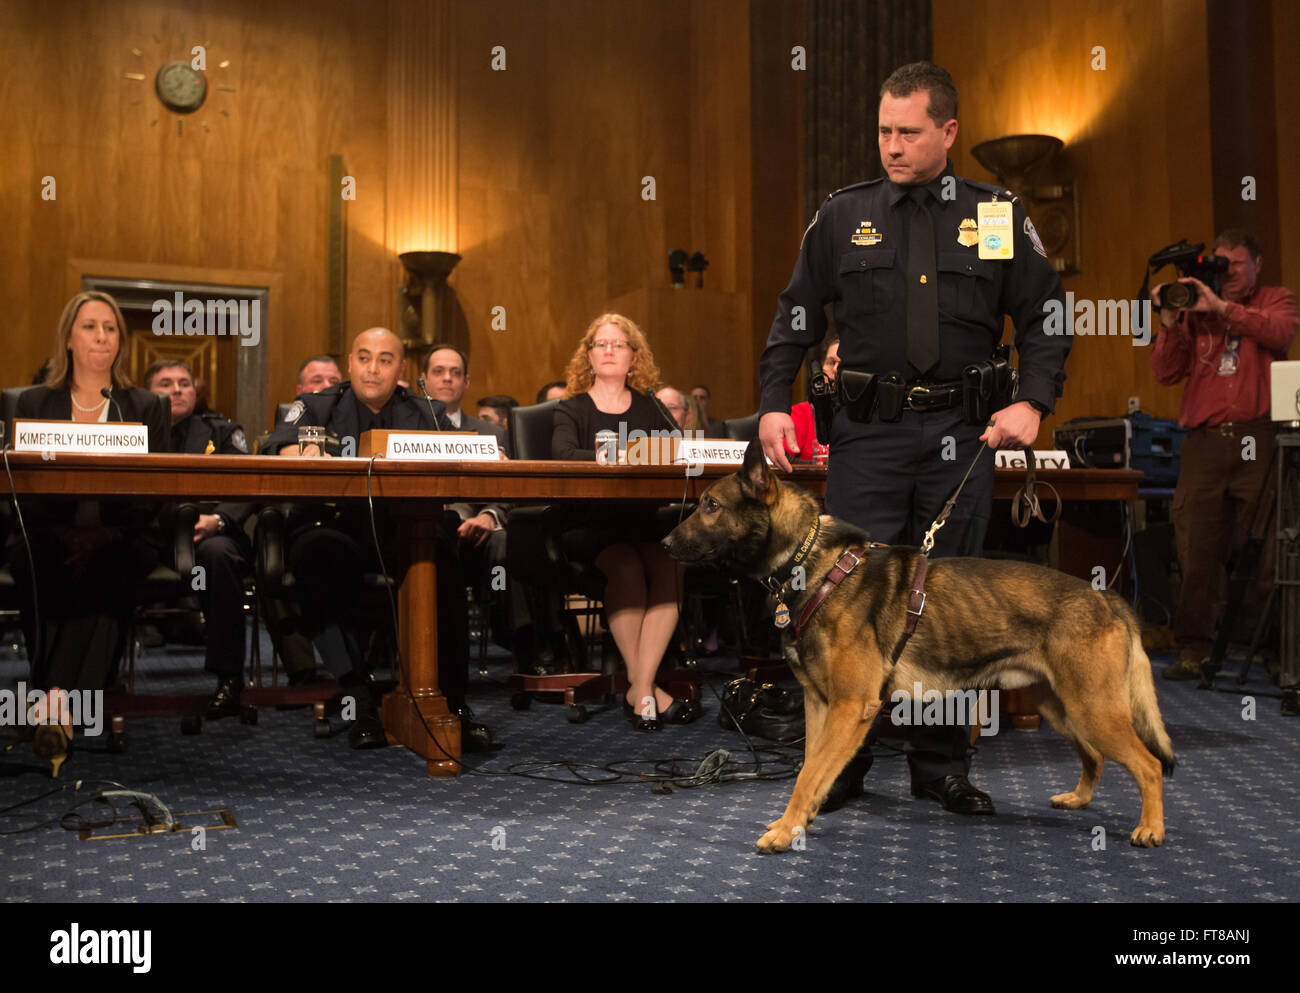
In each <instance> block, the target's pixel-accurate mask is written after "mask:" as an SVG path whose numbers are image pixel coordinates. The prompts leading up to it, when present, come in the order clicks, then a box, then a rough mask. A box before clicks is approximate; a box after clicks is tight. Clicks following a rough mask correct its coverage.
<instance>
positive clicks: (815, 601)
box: [777, 541, 930, 662]
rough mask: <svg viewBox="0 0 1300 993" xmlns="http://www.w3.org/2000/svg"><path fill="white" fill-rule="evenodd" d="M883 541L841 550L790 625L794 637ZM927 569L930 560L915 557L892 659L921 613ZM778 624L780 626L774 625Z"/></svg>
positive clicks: (894, 659) (800, 634) (923, 605)
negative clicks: (903, 619) (903, 617)
mask: <svg viewBox="0 0 1300 993" xmlns="http://www.w3.org/2000/svg"><path fill="white" fill-rule="evenodd" d="M888 547H889V546H888V545H886V544H885V543H884V542H880V541H872V542H868V543H867V544H865V545H850V546H849V547H848V548H847V549H845V551H844V554H842V555H841V556H840V557H839V558H838V559H837V560H836V561H835V564H834V565H833V566H831V571H830V572H828V573H827V574H826V579H825V580H824V581H823V582H822V584H821V586H819V587H818V588H817V592H816V593H814V594H813V596H812V599H811V600H809V601H808V602H807V603H806V604H804V608H803V610H801V611H800V612H799V620H798V621H797V622H796V623H795V626H794V636H795V637H796V638H800V637H802V636H803V633H804V629H805V628H807V627H808V622H809V621H811V620H812V618H813V614H815V613H817V608H818V607H820V606H821V605H822V604H823V603H824V602H825V600H826V598H827V597H828V596H830V595H831V591H832V590H834V589H835V587H837V586H839V585H840V583H842V582H844V580H845V579H846V578H847V577H848V575H849V573H851V572H852V571H853V570H854V569H856V568H857V567H858V565H859V563H861V562H862V560H863V559H864V558H866V557H867V552H868V551H869V550H870V549H872V548H888ZM929 569H930V559H929V558H928V557H927V556H926V555H925V554H924V553H922V554H921V555H918V556H917V558H916V569H915V570H914V571H913V573H912V592H911V595H910V596H909V597H908V599H907V622H906V623H905V624H904V625H903V636H902V637H901V638H899V639H898V644H897V645H895V646H894V656H893V661H895V662H897V661H898V658H899V656H900V655H902V654H903V649H904V648H905V647H907V641H908V639H909V638H911V637H912V634H913V632H915V631H916V622H917V621H919V620H920V619H921V613H922V612H923V611H924V610H925V577H926V573H927V572H929ZM777 626H778V627H782V626H783V625H781V624H778V625H777Z"/></svg>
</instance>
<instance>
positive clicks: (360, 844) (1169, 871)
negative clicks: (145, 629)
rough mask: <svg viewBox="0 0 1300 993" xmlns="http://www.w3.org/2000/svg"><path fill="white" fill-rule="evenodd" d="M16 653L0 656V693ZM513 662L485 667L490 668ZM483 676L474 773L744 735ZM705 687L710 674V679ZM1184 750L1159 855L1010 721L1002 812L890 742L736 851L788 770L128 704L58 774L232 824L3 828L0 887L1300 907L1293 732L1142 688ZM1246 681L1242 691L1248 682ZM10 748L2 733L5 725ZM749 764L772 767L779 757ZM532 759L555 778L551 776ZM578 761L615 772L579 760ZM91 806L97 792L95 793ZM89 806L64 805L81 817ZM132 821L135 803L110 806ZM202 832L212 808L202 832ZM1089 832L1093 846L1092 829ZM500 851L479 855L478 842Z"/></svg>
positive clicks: (156, 672)
mask: <svg viewBox="0 0 1300 993" xmlns="http://www.w3.org/2000/svg"><path fill="white" fill-rule="evenodd" d="M200 665H201V662H200V660H199V658H198V657H197V656H195V655H193V654H186V653H180V652H174V651H169V650H167V649H161V650H156V651H154V652H151V653H149V655H148V656H147V658H146V660H145V662H144V663H143V665H142V672H143V673H145V674H147V676H148V680H149V681H150V683H151V684H152V685H153V686H155V687H158V688H167V689H169V690H173V691H175V690H176V689H178V688H185V689H202V688H204V687H206V686H208V685H209V681H208V680H207V679H206V678H205V677H202V676H201V675H199V674H197V673H198V669H199V668H200ZM25 669H26V667H25V664H23V663H22V662H21V661H19V660H17V659H16V658H15V657H14V656H12V655H5V656H0V689H2V688H12V687H13V686H14V684H15V683H16V682H17V681H18V679H19V678H21V677H23V676H24V674H25ZM507 670H508V662H507V660H506V659H504V658H498V659H496V660H494V661H493V663H492V665H491V670H490V674H491V679H504V677H505V675H506V673H507ZM491 679H488V680H485V679H481V678H478V677H476V681H475V682H474V684H473V690H472V696H471V702H472V704H473V705H474V707H475V709H476V711H477V712H478V715H479V717H480V718H481V719H484V720H486V721H487V722H488V723H489V724H490V725H491V726H492V728H493V729H494V731H495V733H496V736H497V738H498V740H499V741H500V742H501V743H502V744H503V746H504V747H503V748H501V750H500V751H497V752H495V753H493V754H491V755H489V756H470V757H469V758H468V760H467V762H468V764H470V765H472V766H473V767H474V768H475V769H476V770H478V771H480V772H483V773H502V772H505V771H506V770H507V769H509V768H510V767H511V765H512V764H523V763H532V764H533V768H534V769H537V768H540V766H541V763H545V762H547V761H550V760H556V761H559V760H569V761H574V762H582V763H588V764H590V765H591V766H594V767H599V766H604V765H606V764H607V763H612V762H616V761H619V760H625V761H624V764H622V765H620V766H619V768H621V769H624V770H632V771H650V770H651V769H653V768H654V765H655V762H656V761H658V760H667V759H674V758H676V759H679V760H681V762H680V765H681V767H683V768H686V767H689V768H691V769H693V768H694V767H695V766H696V764H697V763H698V762H699V761H700V760H701V759H703V758H704V757H705V756H706V755H708V754H709V753H711V752H713V751H714V750H715V749H718V748H725V749H727V750H729V751H730V752H731V753H732V755H733V757H734V758H735V759H737V760H743V761H744V762H746V763H747V764H751V765H752V760H751V759H750V757H749V753H748V750H747V749H746V747H745V745H744V742H743V740H742V739H741V738H740V736H739V735H737V734H735V733H729V732H726V731H723V730H722V729H720V728H719V727H718V726H717V723H716V718H717V712H718V711H717V701H716V698H715V697H714V696H713V694H712V692H710V691H708V690H707V689H706V691H705V699H706V706H707V707H708V713H707V715H706V717H705V719H703V720H701V721H700V722H698V723H696V724H695V725H692V726H689V727H670V728H667V729H666V730H665V731H663V732H662V733H660V734H658V735H647V734H638V733H635V732H633V731H632V730H631V729H630V728H629V727H628V726H627V725H626V724H625V723H624V721H623V719H622V716H621V714H620V713H619V712H618V711H614V710H610V711H606V712H602V713H597V714H595V715H594V716H593V717H592V719H591V720H590V721H589V722H588V723H586V724H582V725H571V724H569V723H567V721H566V720H565V718H564V710H563V708H562V707H556V706H549V705H543V704H537V703H535V704H534V705H533V707H532V709H531V710H528V711H525V712H515V711H512V710H511V709H510V707H509V703H508V700H507V697H506V695H505V693H504V692H503V691H502V690H501V689H499V688H498V686H496V685H495V684H494V683H493V682H492V681H491ZM720 682H721V677H720V676H719V678H717V679H711V680H710V685H712V686H714V687H717V686H719V685H720ZM1156 682H1157V688H1158V692H1159V694H1160V705H1161V709H1162V711H1163V713H1164V716H1165V721H1166V723H1167V725H1168V728H1169V732H1170V735H1171V736H1172V738H1173V741H1174V745H1175V748H1176V749H1177V752H1178V756H1179V759H1180V764H1179V766H1178V770H1177V773H1176V775H1175V776H1174V778H1173V779H1171V780H1166V783H1165V810H1166V826H1167V835H1166V839H1165V845H1164V847H1163V848H1160V849H1156V850H1139V849H1134V848H1132V847H1130V845H1129V844H1128V832H1129V830H1130V829H1131V828H1132V827H1133V825H1134V824H1135V823H1136V821H1137V816H1138V810H1139V799H1138V793H1137V788H1136V786H1135V785H1134V783H1133V781H1132V779H1131V778H1130V777H1129V776H1128V774H1127V773H1126V772H1125V771H1124V770H1122V769H1120V768H1118V767H1115V766H1108V768H1107V770H1106V774H1105V776H1104V777H1103V779H1102V783H1101V787H1100V789H1099V791H1098V794H1097V797H1096V799H1095V800H1094V802H1093V804H1092V806H1091V808H1089V809H1088V810H1084V811H1077V812H1069V811H1060V810H1053V809H1052V808H1051V807H1050V806H1049V804H1048V797H1049V796H1050V795H1052V794H1053V793H1057V792H1060V791H1062V790H1065V789H1070V788H1072V787H1073V786H1074V783H1075V781H1076V779H1077V777H1078V762H1077V760H1076V758H1075V756H1074V753H1073V751H1072V750H1071V749H1070V748H1069V746H1068V745H1067V744H1066V743H1065V742H1064V741H1063V740H1062V739H1061V738H1059V737H1058V736H1057V735H1056V734H1055V733H1054V732H1052V731H1050V730H1048V729H1046V728H1045V729H1044V730H1042V731H1039V732H1018V731H1013V730H1010V729H1007V728H1004V729H1003V731H1002V733H1001V734H999V735H998V736H997V737H995V738H983V739H981V743H980V750H979V753H978V754H977V755H976V757H975V760H974V768H973V773H972V779H973V780H974V781H975V782H976V784H977V785H979V786H981V787H982V788H984V789H985V790H987V791H988V792H989V793H990V794H991V795H992V796H993V799H994V802H995V803H996V804H997V810H998V813H997V816H995V817H984V818H962V817H958V816H954V815H952V814H948V813H946V812H944V811H943V810H941V809H940V808H939V807H938V806H936V805H934V804H933V803H931V802H929V801H925V800H917V799H914V798H912V796H911V795H910V793H909V790H908V781H907V773H906V766H905V763H904V760H903V759H902V757H901V756H900V755H898V754H895V753H891V752H886V751H884V750H882V751H880V752H878V754H877V761H876V765H875V768H874V769H873V771H872V773H871V776H870V778H869V780H868V787H869V792H868V794H867V795H866V796H865V797H863V798H862V799H860V800H858V801H855V802H854V803H852V804H850V805H849V806H848V807H846V808H844V809H843V810H841V811H839V812H837V813H833V814H828V815H825V816H824V817H822V818H820V819H819V820H818V822H817V823H816V824H815V825H814V826H813V828H812V829H811V832H810V834H809V837H808V838H807V844H806V849H805V850H804V851H799V852H790V853H787V854H785V855H779V856H778V855H759V854H758V853H757V852H756V851H755V850H754V841H755V840H756V839H757V838H758V836H759V835H760V834H761V833H762V831H763V830H764V827H763V825H765V824H766V823H767V822H769V821H771V820H773V819H775V818H776V817H777V816H778V815H779V814H780V812H781V810H782V809H783V808H784V804H785V801H786V799H787V798H788V796H789V793H790V790H791V787H792V785H793V780H792V779H789V778H786V779H780V780H766V781H747V782H730V783H725V784H720V785H707V786H701V787H697V788H689V789H688V788H680V787H679V788H675V789H673V790H672V791H671V792H668V793H654V792H652V790H651V787H650V785H649V784H647V783H644V782H635V781H629V782H623V783H621V784H617V785H603V786H582V785H562V784H559V783H552V782H543V781H538V780H531V779H524V778H519V777H515V776H501V775H492V776H487V775H463V776H461V777H459V778H457V779H454V780H437V779H431V778H430V777H428V776H427V775H426V774H425V772H424V766H423V762H422V761H421V760H420V759H419V758H417V757H416V756H415V755H414V754H413V753H411V752H409V751H407V750H405V749H401V748H389V749H385V750H381V751H370V752H354V751H352V750H350V749H349V748H348V747H347V742H346V738H345V737H344V736H343V735H339V736H337V737H334V738H332V739H328V740H323V741H320V740H316V739H315V738H314V737H313V735H312V722H311V717H310V711H302V710H298V711H283V712H277V711H275V710H270V709H268V710H264V711H262V713H261V716H260V722H259V724H258V725H256V726H244V725H241V724H240V723H238V721H236V720H233V719H231V720H224V721H221V722H217V723H205V725H204V728H203V733H202V734H201V735H198V736H193V737H184V736H181V735H180V734H179V732H178V720H177V719H176V718H149V719H145V718H141V719H134V720H132V721H131V722H130V724H129V727H128V735H129V738H130V741H129V747H128V749H127V750H126V752H125V753H123V754H120V755H111V754H109V753H108V752H107V751H106V750H105V748H104V745H103V743H102V740H101V741H99V742H94V741H92V743H91V744H89V745H87V744H86V742H85V740H84V739H82V740H80V741H79V742H78V747H77V748H76V750H75V752H74V754H73V757H72V759H71V760H70V761H69V763H68V764H67V765H66V766H65V768H64V776H66V777H67V779H68V780H69V782H72V781H74V780H75V779H77V778H84V779H86V780H91V779H104V780H115V781H117V782H120V783H122V784H124V785H127V786H129V787H131V788H134V789H141V790H144V791H147V792H150V793H154V794H156V795H157V796H158V797H159V798H160V799H162V800H163V802H165V803H166V804H168V805H169V806H170V807H171V808H172V809H173V810H176V811H192V810H210V809H213V808H229V809H230V810H231V811H232V813H233V814H234V817H235V819H236V820H237V824H238V826H237V828H235V829H233V830H216V831H209V832H207V834H206V849H205V850H202V851H195V850H193V848H192V839H191V836H190V835H189V834H174V835H167V836H153V837H149V838H138V839H137V838H131V839H125V840H110V841H80V840H78V838H77V835H76V833H74V832H72V831H67V830H64V829H63V828H61V827H60V826H59V825H58V824H57V823H55V824H52V825H48V826H45V827H42V828H40V829H38V830H35V831H32V832H29V833H22V834H7V835H5V836H2V837H0V900H3V901H4V902H32V901H37V902H40V901H133V902H150V901H177V900H187V901H248V902H258V901H314V902H315V901H383V902H393V901H697V902H698V901H725V902H731V901H751V902H752V901H791V902H793V901H843V902H847V901H1162V902H1163V901H1259V902H1278V901H1288V900H1290V901H1295V900H1297V899H1300V824H1298V823H1297V817H1296V813H1297V811H1298V810H1300V777H1298V776H1297V775H1296V771H1295V770H1296V758H1297V756H1298V755H1300V747H1297V745H1298V741H1297V739H1298V738H1300V721H1297V720H1294V719H1284V718H1282V717H1280V716H1278V705H1277V701H1276V700H1275V699H1272V698H1268V697H1263V696H1261V697H1258V698H1257V704H1258V710H1257V719H1256V720H1254V721H1247V720H1243V718H1242V706H1241V702H1240V699H1241V694H1226V693H1208V692H1200V691H1197V690H1196V689H1195V688H1194V687H1193V686H1191V685H1189V684H1187V683H1179V684H1171V683H1167V682H1162V681H1160V680H1159V679H1157V681H1156ZM1269 689H1270V687H1269V686H1267V684H1265V683H1264V682H1263V681H1262V680H1260V681H1256V682H1255V683H1253V684H1251V685H1248V687H1247V690H1246V692H1247V693H1249V692H1266V691H1268V690H1269ZM3 733H4V734H6V735H8V736H9V737H8V738H6V739H5V741H6V743H8V742H11V741H12V740H13V739H12V731H11V729H4V731H3ZM767 759H768V761H767V762H766V764H765V766H764V771H765V772H770V773H771V774H772V775H774V776H780V775H782V774H783V773H788V771H789V770H790V768H791V766H790V765H789V764H788V763H785V764H783V763H781V762H780V761H779V760H778V756H777V755H776V753H774V752H773V753H767ZM547 774H553V775H557V776H569V777H571V774H570V773H568V772H565V771H564V770H563V769H560V768H555V769H550V770H549V771H548V773H547ZM587 774H588V775H591V776H605V775H608V774H607V773H603V772H598V771H596V770H595V769H589V770H587ZM51 785H52V784H51V781H50V780H49V779H48V777H47V775H46V774H45V773H44V772H42V771H41V770H40V768H39V766H38V764H37V762H36V760H35V758H34V757H33V756H32V754H31V750H30V746H27V745H20V746H17V747H15V748H13V749H12V750H10V751H8V752H4V753H0V808H8V807H10V805H12V804H15V803H18V802H20V801H22V800H26V799H28V798H31V797H35V796H38V795H40V794H41V793H43V792H46V791H47V790H49V789H50V788H51ZM89 792H90V787H86V788H83V790H82V791H81V793H80V794H74V793H72V792H70V791H66V792H63V793H61V794H58V795H55V796H50V797H46V798H45V799H43V800H41V801H39V802H37V803H34V804H29V805H27V806H24V807H22V808H20V809H18V810H14V811H11V812H9V813H8V814H6V815H4V816H3V817H0V830H4V831H6V832H11V831H15V830H17V829H19V828H22V827H24V826H27V825H32V824H36V823H38V822H40V821H44V820H49V819H52V818H57V817H58V816H59V815H60V814H62V813H63V811H65V810H66V809H68V808H70V807H72V806H73V804H74V803H75V802H76V801H77V800H78V799H83V798H85V796H86V795H87V794H88V793H89ZM93 806H95V807H101V808H102V807H103V805H101V804H96V805H93ZM92 809H93V808H92V805H86V806H83V807H81V808H80V810H81V811H82V812H83V813H86V814H88V815H89V814H90V813H91V812H92ZM121 809H122V810H123V812H124V813H130V809H129V808H126V807H123V808H121ZM207 823H211V822H210V821H207ZM1097 826H1101V827H1102V828H1104V829H1105V837H1106V847H1105V849H1104V850H1095V849H1094V837H1095V833H1094V828H1095V827H1097ZM494 843H495V844H494Z"/></svg>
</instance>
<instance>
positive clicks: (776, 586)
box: [762, 514, 822, 597]
mask: <svg viewBox="0 0 1300 993" xmlns="http://www.w3.org/2000/svg"><path fill="white" fill-rule="evenodd" d="M821 533H822V517H821V514H818V515H817V519H816V520H815V521H813V526H812V527H810V528H809V529H808V533H807V534H806V535H804V538H803V541H801V542H800V543H799V547H798V548H796V549H795V550H794V554H793V555H791V556H790V557H789V558H788V559H786V560H785V564H784V565H783V566H781V568H779V569H777V570H776V572H774V573H772V574H771V575H770V576H768V577H767V578H766V579H764V580H763V581H762V583H763V586H764V587H766V589H767V591H768V592H769V593H771V594H772V595H773V596H774V597H779V596H781V594H782V592H783V591H784V590H785V588H786V585H787V584H788V583H789V582H790V580H792V579H793V578H794V571H795V570H796V569H797V568H799V566H801V565H802V564H803V562H804V560H805V559H807V558H808V556H809V555H811V554H812V550H813V546H815V545H816V544H817V538H818V537H819V536H820V535H821ZM778 577H784V578H778Z"/></svg>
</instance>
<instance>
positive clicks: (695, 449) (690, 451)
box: [677, 438, 772, 465]
mask: <svg viewBox="0 0 1300 993" xmlns="http://www.w3.org/2000/svg"><path fill="white" fill-rule="evenodd" d="M748 447H749V442H747V441H726V440H721V439H717V438H690V439H687V440H684V441H683V442H682V443H681V447H680V448H678V449H677V455H678V458H680V459H681V460H683V461H685V462H697V463H698V462H703V463H704V464H705V465H741V464H742V463H743V462H744V461H745V449H746V448H748ZM767 464H768V465H771V464H772V460H771V459H767Z"/></svg>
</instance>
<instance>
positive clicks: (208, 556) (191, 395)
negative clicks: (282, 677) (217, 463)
mask: <svg viewBox="0 0 1300 993" xmlns="http://www.w3.org/2000/svg"><path fill="white" fill-rule="evenodd" d="M144 385H145V389H147V390H150V391H152V392H154V393H159V394H161V395H163V396H166V397H169V398H170V399H171V405H172V433H171V450H172V451H173V452H185V453H187V454H189V455H214V454H215V455H247V454H248V442H247V440H246V439H245V438H244V429H243V428H241V427H240V426H239V425H238V424H236V423H234V422H233V421H228V420H226V418H224V417H222V416H221V415H220V414H217V413H215V412H213V411H210V410H205V411H198V410H197V409H196V407H197V396H198V395H197V392H196V390H195V388H194V375H193V373H192V372H191V371H190V367H189V365H188V364H186V363H185V362H180V361H176V360H169V359H162V360H159V361H157V362H155V363H154V364H153V365H151V366H150V367H149V369H148V370H147V371H146V372H145V374H144ZM253 506H254V505H253V504H251V503H218V504H203V505H201V510H202V512H201V513H200V514H199V519H198V521H197V522H196V523H195V525H194V562H195V564H196V565H197V566H198V567H200V568H201V569H202V570H203V573H202V576H203V582H202V583H201V584H200V585H199V589H198V590H197V592H198V594H199V603H200V604H201V606H202V608H203V615H204V625H203V633H204V640H205V642H206V643H207V649H206V652H205V656H204V668H205V669H207V671H208V672H210V673H212V674H213V675H215V676H216V677H217V692H216V694H215V695H214V696H213V698H212V700H211V701H210V702H209V703H208V710H207V716H208V718H209V719H210V720H217V719H218V718H221V717H228V716H230V715H231V714H234V713H238V711H239V688H240V686H242V685H243V676H244V651H245V649H244V615H243V605H244V580H245V579H246V578H247V577H248V575H249V573H250V572H251V571H252V561H253V548H252V545H251V543H250V542H249V540H248V535H247V534H246V533H245V532H244V523H245V522H246V521H247V520H248V518H249V516H250V515H251V514H252V512H253Z"/></svg>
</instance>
